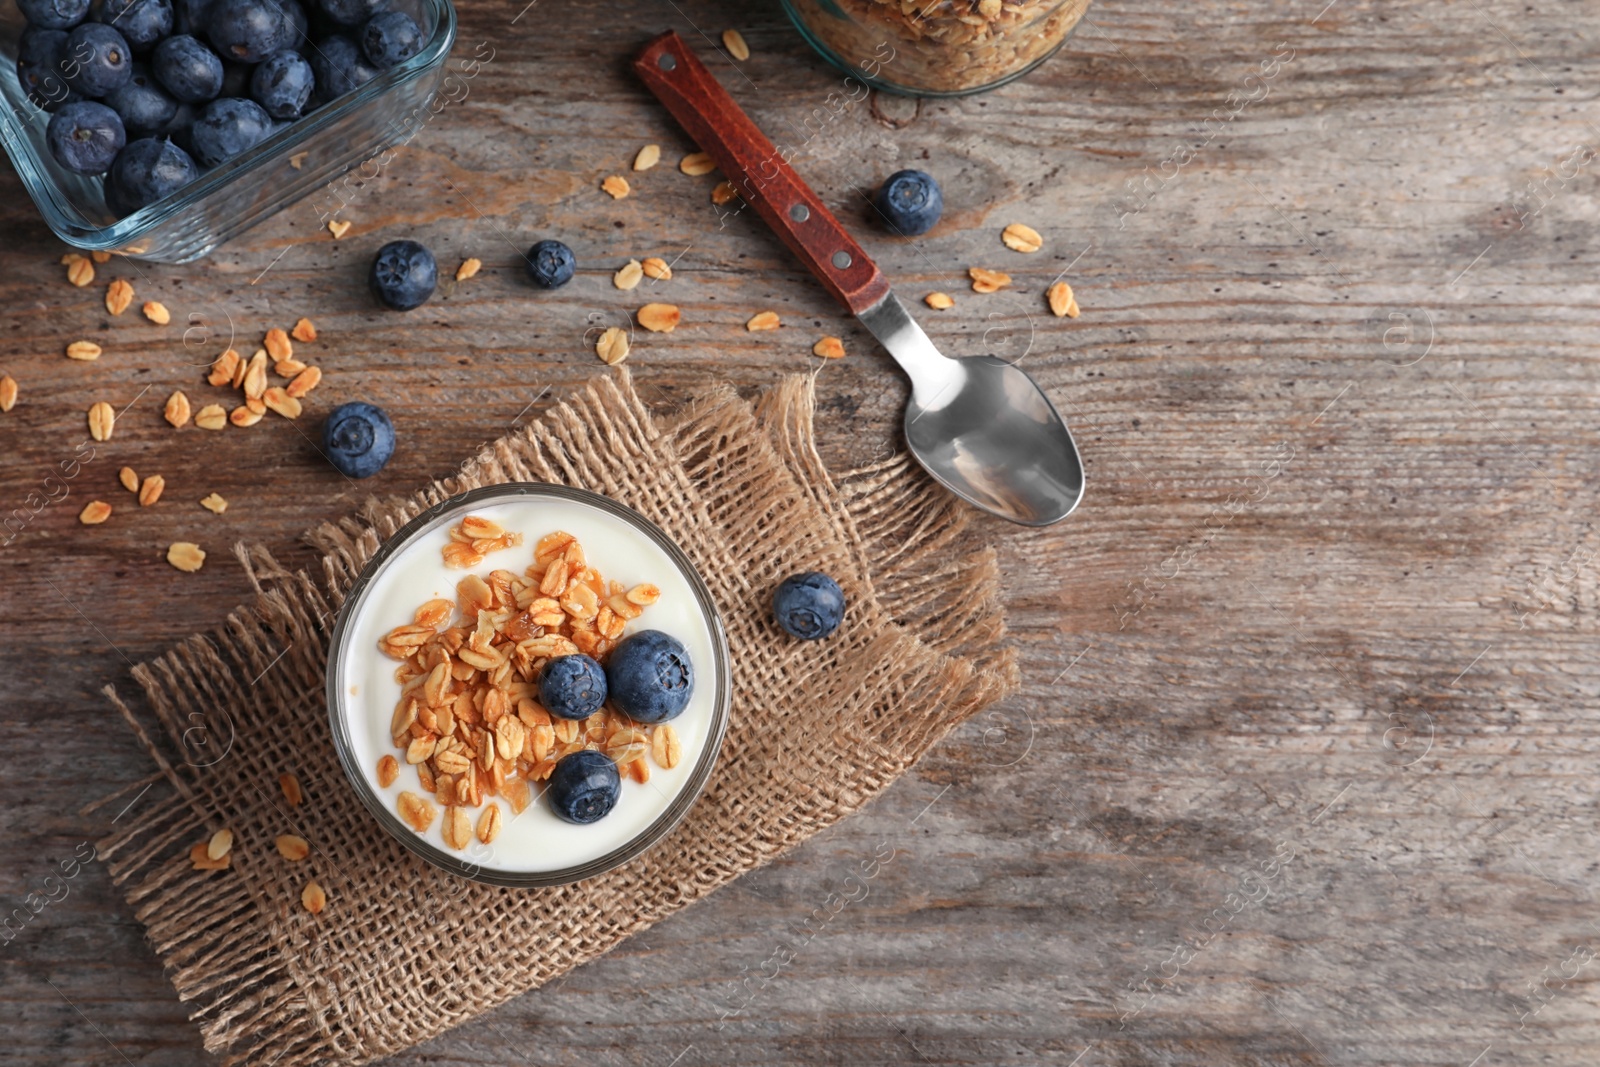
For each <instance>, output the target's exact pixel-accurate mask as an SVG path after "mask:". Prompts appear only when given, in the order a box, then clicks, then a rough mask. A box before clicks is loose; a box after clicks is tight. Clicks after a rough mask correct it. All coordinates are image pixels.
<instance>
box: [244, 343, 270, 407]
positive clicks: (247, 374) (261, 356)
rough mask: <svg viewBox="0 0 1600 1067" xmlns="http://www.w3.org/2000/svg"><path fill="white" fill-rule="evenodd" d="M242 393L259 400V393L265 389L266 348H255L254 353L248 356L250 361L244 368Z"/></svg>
mask: <svg viewBox="0 0 1600 1067" xmlns="http://www.w3.org/2000/svg"><path fill="white" fill-rule="evenodd" d="M241 385H242V387H243V389H244V395H245V396H246V397H248V398H250V399H251V400H260V399H261V394H262V393H264V392H266V391H267V350H266V349H264V348H258V349H256V352H255V355H253V356H251V357H250V362H249V363H247V364H246V365H245V368H244V381H243V382H242V383H241Z"/></svg>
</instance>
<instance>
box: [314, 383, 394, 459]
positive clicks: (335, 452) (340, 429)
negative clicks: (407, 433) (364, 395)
mask: <svg viewBox="0 0 1600 1067" xmlns="http://www.w3.org/2000/svg"><path fill="white" fill-rule="evenodd" d="M322 450H323V453H324V454H325V455H326V456H327V457H328V461H329V462H330V463H332V464H333V465H334V466H335V467H337V468H338V470H339V472H340V473H341V474H344V475H346V476H347V477H350V478H370V477H372V476H373V475H374V474H377V473H378V472H379V471H381V470H382V469H383V465H384V464H385V463H388V462H389V457H390V456H392V455H394V423H392V422H390V421H389V416H388V415H386V414H385V413H384V411H383V409H382V408H380V407H377V406H376V405H373V404H365V403H362V402H361V401H359V400H356V401H351V402H350V403H348V404H340V405H339V406H338V407H336V408H334V409H333V413H332V414H330V415H329V416H328V421H327V424H326V425H324V426H323V428H322Z"/></svg>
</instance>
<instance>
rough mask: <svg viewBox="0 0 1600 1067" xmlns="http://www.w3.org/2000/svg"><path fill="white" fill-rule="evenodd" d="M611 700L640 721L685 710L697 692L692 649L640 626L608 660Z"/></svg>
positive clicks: (661, 719)
mask: <svg viewBox="0 0 1600 1067" xmlns="http://www.w3.org/2000/svg"><path fill="white" fill-rule="evenodd" d="M606 685H607V688H608V689H609V690H610V693H611V703H613V704H615V705H616V706H617V710H619V711H621V712H622V713H623V714H624V715H626V716H628V717H629V718H630V719H634V720H637V721H638V722H649V723H656V722H666V721H667V720H668V719H676V718H677V717H678V716H679V715H682V714H683V709H684V708H686V707H688V706H689V697H690V696H691V695H692V694H693V693H694V664H692V663H690V662H689V650H688V649H687V648H684V647H683V642H682V641H679V640H678V639H677V638H676V637H673V636H672V635H671V634H664V633H662V632H661V631H660V630H641V631H639V632H638V633H636V634H632V635H630V636H628V637H624V638H623V639H622V640H621V641H620V642H618V643H617V647H616V648H614V649H612V650H611V659H610V660H609V661H608V662H607V663H606Z"/></svg>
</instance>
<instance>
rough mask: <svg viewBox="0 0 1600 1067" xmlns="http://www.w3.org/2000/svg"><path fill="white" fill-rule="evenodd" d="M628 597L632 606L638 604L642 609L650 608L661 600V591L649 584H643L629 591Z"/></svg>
mask: <svg viewBox="0 0 1600 1067" xmlns="http://www.w3.org/2000/svg"><path fill="white" fill-rule="evenodd" d="M627 597H628V603H630V604H638V605H639V606H640V607H642V608H644V607H649V606H650V605H651V604H654V603H655V602H656V601H658V600H660V599H661V590H660V588H659V587H657V586H654V585H651V584H650V583H649V582H642V583H640V584H639V585H636V586H634V587H633V588H632V589H630V590H628V592H627Z"/></svg>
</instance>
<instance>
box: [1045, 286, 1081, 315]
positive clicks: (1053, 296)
mask: <svg viewBox="0 0 1600 1067" xmlns="http://www.w3.org/2000/svg"><path fill="white" fill-rule="evenodd" d="M1045 297H1046V298H1047V299H1048V300H1049V301H1050V311H1051V312H1052V313H1053V314H1054V315H1055V317H1056V318H1058V319H1059V318H1062V317H1063V316H1065V317H1066V318H1069V319H1075V318H1077V317H1078V298H1077V297H1076V296H1074V295H1073V293H1072V286H1070V285H1068V284H1067V283H1066V282H1056V283H1055V284H1054V285H1052V286H1051V287H1050V288H1049V289H1048V290H1046V291H1045Z"/></svg>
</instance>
